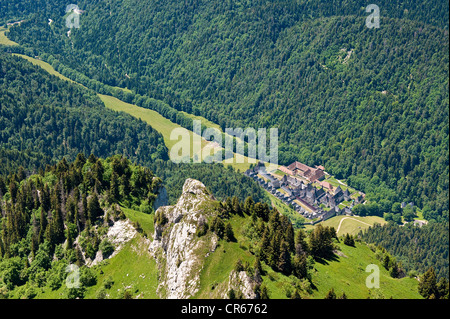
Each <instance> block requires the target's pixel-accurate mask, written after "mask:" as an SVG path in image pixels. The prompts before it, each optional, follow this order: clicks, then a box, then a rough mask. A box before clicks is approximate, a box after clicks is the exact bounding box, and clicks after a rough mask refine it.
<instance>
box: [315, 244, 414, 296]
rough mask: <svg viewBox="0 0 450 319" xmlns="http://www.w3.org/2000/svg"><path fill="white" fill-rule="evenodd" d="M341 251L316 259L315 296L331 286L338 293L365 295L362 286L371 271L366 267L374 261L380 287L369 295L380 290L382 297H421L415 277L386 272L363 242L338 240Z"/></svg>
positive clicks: (367, 290) (366, 290) (364, 289)
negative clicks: (353, 243)
mask: <svg viewBox="0 0 450 319" xmlns="http://www.w3.org/2000/svg"><path fill="white" fill-rule="evenodd" d="M338 245H339V247H340V249H341V251H342V253H344V254H345V256H347V257H342V256H339V257H337V258H336V260H334V261H328V262H326V263H324V264H320V263H316V265H315V269H316V270H317V272H316V273H314V275H313V284H314V285H315V286H316V287H317V290H315V291H314V293H313V297H314V298H323V297H324V296H325V295H326V294H327V292H328V290H329V289H330V288H334V291H335V292H336V294H337V295H338V296H339V295H341V294H342V292H343V291H345V294H346V295H347V297H348V298H358V299H361V298H364V299H365V298H367V297H369V289H368V288H367V287H366V286H365V282H366V278H367V276H368V275H370V273H369V272H365V269H366V267H367V266H368V265H370V264H375V265H377V266H378V267H379V269H380V288H379V289H376V288H372V289H370V290H371V295H372V296H373V295H374V294H381V295H382V296H384V297H385V298H390V297H391V296H392V297H393V298H395V299H397V298H399V299H422V297H421V296H420V295H419V293H418V291H417V285H418V281H417V280H416V279H414V278H409V277H405V278H402V279H394V278H391V277H390V276H389V273H388V271H387V270H386V269H384V268H383V266H382V265H381V262H380V261H379V260H377V259H376V258H375V254H374V253H373V252H372V251H371V250H370V249H369V247H368V246H367V245H365V244H360V243H356V247H349V246H346V245H344V244H342V243H340V244H338Z"/></svg>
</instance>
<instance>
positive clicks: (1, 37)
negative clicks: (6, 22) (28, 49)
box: [0, 27, 19, 46]
mask: <svg viewBox="0 0 450 319" xmlns="http://www.w3.org/2000/svg"><path fill="white" fill-rule="evenodd" d="M6 31H8V30H7V29H5V28H2V27H0V45H7V46H16V45H19V44H18V43H16V42H14V41H11V40H10V39H8V37H7V36H6V34H5V33H6Z"/></svg>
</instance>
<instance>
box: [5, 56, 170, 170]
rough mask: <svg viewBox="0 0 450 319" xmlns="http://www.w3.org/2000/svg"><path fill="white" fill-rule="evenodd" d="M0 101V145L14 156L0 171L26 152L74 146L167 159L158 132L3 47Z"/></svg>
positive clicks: (45, 153)
mask: <svg viewBox="0 0 450 319" xmlns="http://www.w3.org/2000/svg"><path fill="white" fill-rule="evenodd" d="M0 106H1V108H0V127H1V128H2V130H1V133H0V134H1V135H0V147H1V149H6V150H10V151H3V152H7V153H8V154H10V156H6V157H5V159H6V158H8V157H10V158H12V159H14V161H12V160H6V161H5V162H3V161H2V167H1V168H2V172H1V174H2V175H3V174H4V173H6V172H7V171H6V172H5V170H4V169H5V167H3V165H7V167H6V168H11V166H12V165H13V164H12V163H14V162H15V163H16V164H19V165H20V164H23V163H24V162H26V160H25V158H30V157H31V159H33V158H37V159H35V160H34V162H36V161H42V160H46V159H50V160H51V161H58V160H60V159H61V158H62V157H63V156H65V157H67V159H69V160H73V159H75V157H76V155H77V154H78V153H79V152H84V153H86V154H91V153H92V154H96V155H97V156H103V157H106V156H111V155H114V154H122V155H126V156H128V157H129V158H130V159H131V160H133V161H136V160H137V159H138V158H139V160H140V161H141V162H143V163H146V162H147V163H149V162H150V161H152V160H154V159H156V158H160V159H165V160H167V159H168V155H167V148H166V147H165V146H164V141H163V138H162V136H161V135H160V134H159V133H158V132H156V131H155V130H153V129H152V128H151V127H150V126H148V125H147V124H145V123H144V122H143V121H139V120H137V119H135V118H133V117H132V116H130V115H127V114H118V113H116V112H113V111H110V110H107V109H106V108H105V107H104V105H103V103H102V101H101V100H100V99H99V98H98V97H97V95H95V94H94V93H93V92H91V91H88V90H86V89H83V88H81V87H80V86H79V85H76V84H71V83H67V82H65V81H62V80H60V79H58V78H57V77H55V76H51V75H49V74H48V73H47V72H46V71H44V70H42V69H41V68H40V67H37V66H34V65H32V64H31V63H29V62H27V61H25V60H24V59H22V58H20V57H14V56H11V55H7V54H4V53H0ZM12 150H15V151H16V154H17V155H16V156H14V152H13V151H12ZM17 152H22V153H25V154H28V155H22V156H19V153H17ZM30 152H31V153H30ZM33 154H42V155H41V156H39V155H35V156H33ZM24 156H25V157H24ZM22 158H23V159H22ZM16 159H17V160H18V161H16ZM29 162H30V163H32V162H33V161H32V160H30V161H29ZM48 164H51V162H48ZM23 166H24V167H30V166H31V165H30V164H28V165H23ZM30 168H31V167H30Z"/></svg>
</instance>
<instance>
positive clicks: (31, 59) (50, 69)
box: [13, 53, 83, 86]
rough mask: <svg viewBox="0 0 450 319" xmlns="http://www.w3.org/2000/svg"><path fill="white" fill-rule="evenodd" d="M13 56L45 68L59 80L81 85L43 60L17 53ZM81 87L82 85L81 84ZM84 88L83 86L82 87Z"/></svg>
mask: <svg viewBox="0 0 450 319" xmlns="http://www.w3.org/2000/svg"><path fill="white" fill-rule="evenodd" d="M13 55H15V56H18V57H21V58H22V59H25V60H28V61H30V62H31V63H33V64H34V65H37V66H39V67H41V68H43V69H44V70H45V71H47V72H48V73H50V74H52V75H55V76H57V77H58V78H60V79H61V80H64V81H69V82H72V83H76V84H79V83H78V82H74V81H72V80H71V79H69V78H67V77H65V76H64V75H62V74H61V73H59V72H58V71H56V70H55V69H54V68H53V67H52V66H51V65H50V64H48V63H47V62H44V61H42V60H39V59H35V58H30V57H29V56H26V55H23V54H17V53H13ZM79 85H81V84H79ZM81 86H83V85H81Z"/></svg>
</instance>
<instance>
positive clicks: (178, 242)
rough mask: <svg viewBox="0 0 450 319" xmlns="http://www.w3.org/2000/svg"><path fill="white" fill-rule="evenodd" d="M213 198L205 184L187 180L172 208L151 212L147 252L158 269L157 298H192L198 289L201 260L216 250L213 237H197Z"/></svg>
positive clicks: (208, 214) (213, 235)
mask: <svg viewBox="0 0 450 319" xmlns="http://www.w3.org/2000/svg"><path fill="white" fill-rule="evenodd" d="M213 202H214V197H213V196H212V195H211V194H210V193H209V192H208V190H207V189H206V187H205V185H203V184H202V183H201V182H199V181H197V180H193V179H187V180H186V182H185V183H184V186H183V192H182V195H181V197H180V198H179V200H178V202H177V204H176V205H174V206H163V207H160V208H159V209H158V210H157V211H156V213H155V233H154V236H153V241H152V243H151V244H150V247H149V251H150V253H151V254H152V255H153V256H154V257H155V258H156V260H157V263H158V267H159V282H160V283H159V285H158V294H159V295H160V297H161V298H171V299H172V298H176V299H185V298H190V297H192V296H193V295H194V294H195V293H196V292H197V291H198V287H199V281H200V280H199V279H200V278H199V276H200V271H201V269H202V267H203V264H204V259H205V258H206V257H207V256H208V255H209V254H210V253H211V252H213V251H214V250H215V249H216V246H217V242H218V239H217V236H216V235H215V234H214V233H211V232H209V233H208V234H206V235H204V236H201V237H199V236H197V235H196V232H197V229H198V228H199V225H200V224H201V223H202V222H203V221H202V220H205V219H207V218H208V217H211V216H212V214H213V211H214V209H212V206H211V205H212V203H213Z"/></svg>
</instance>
